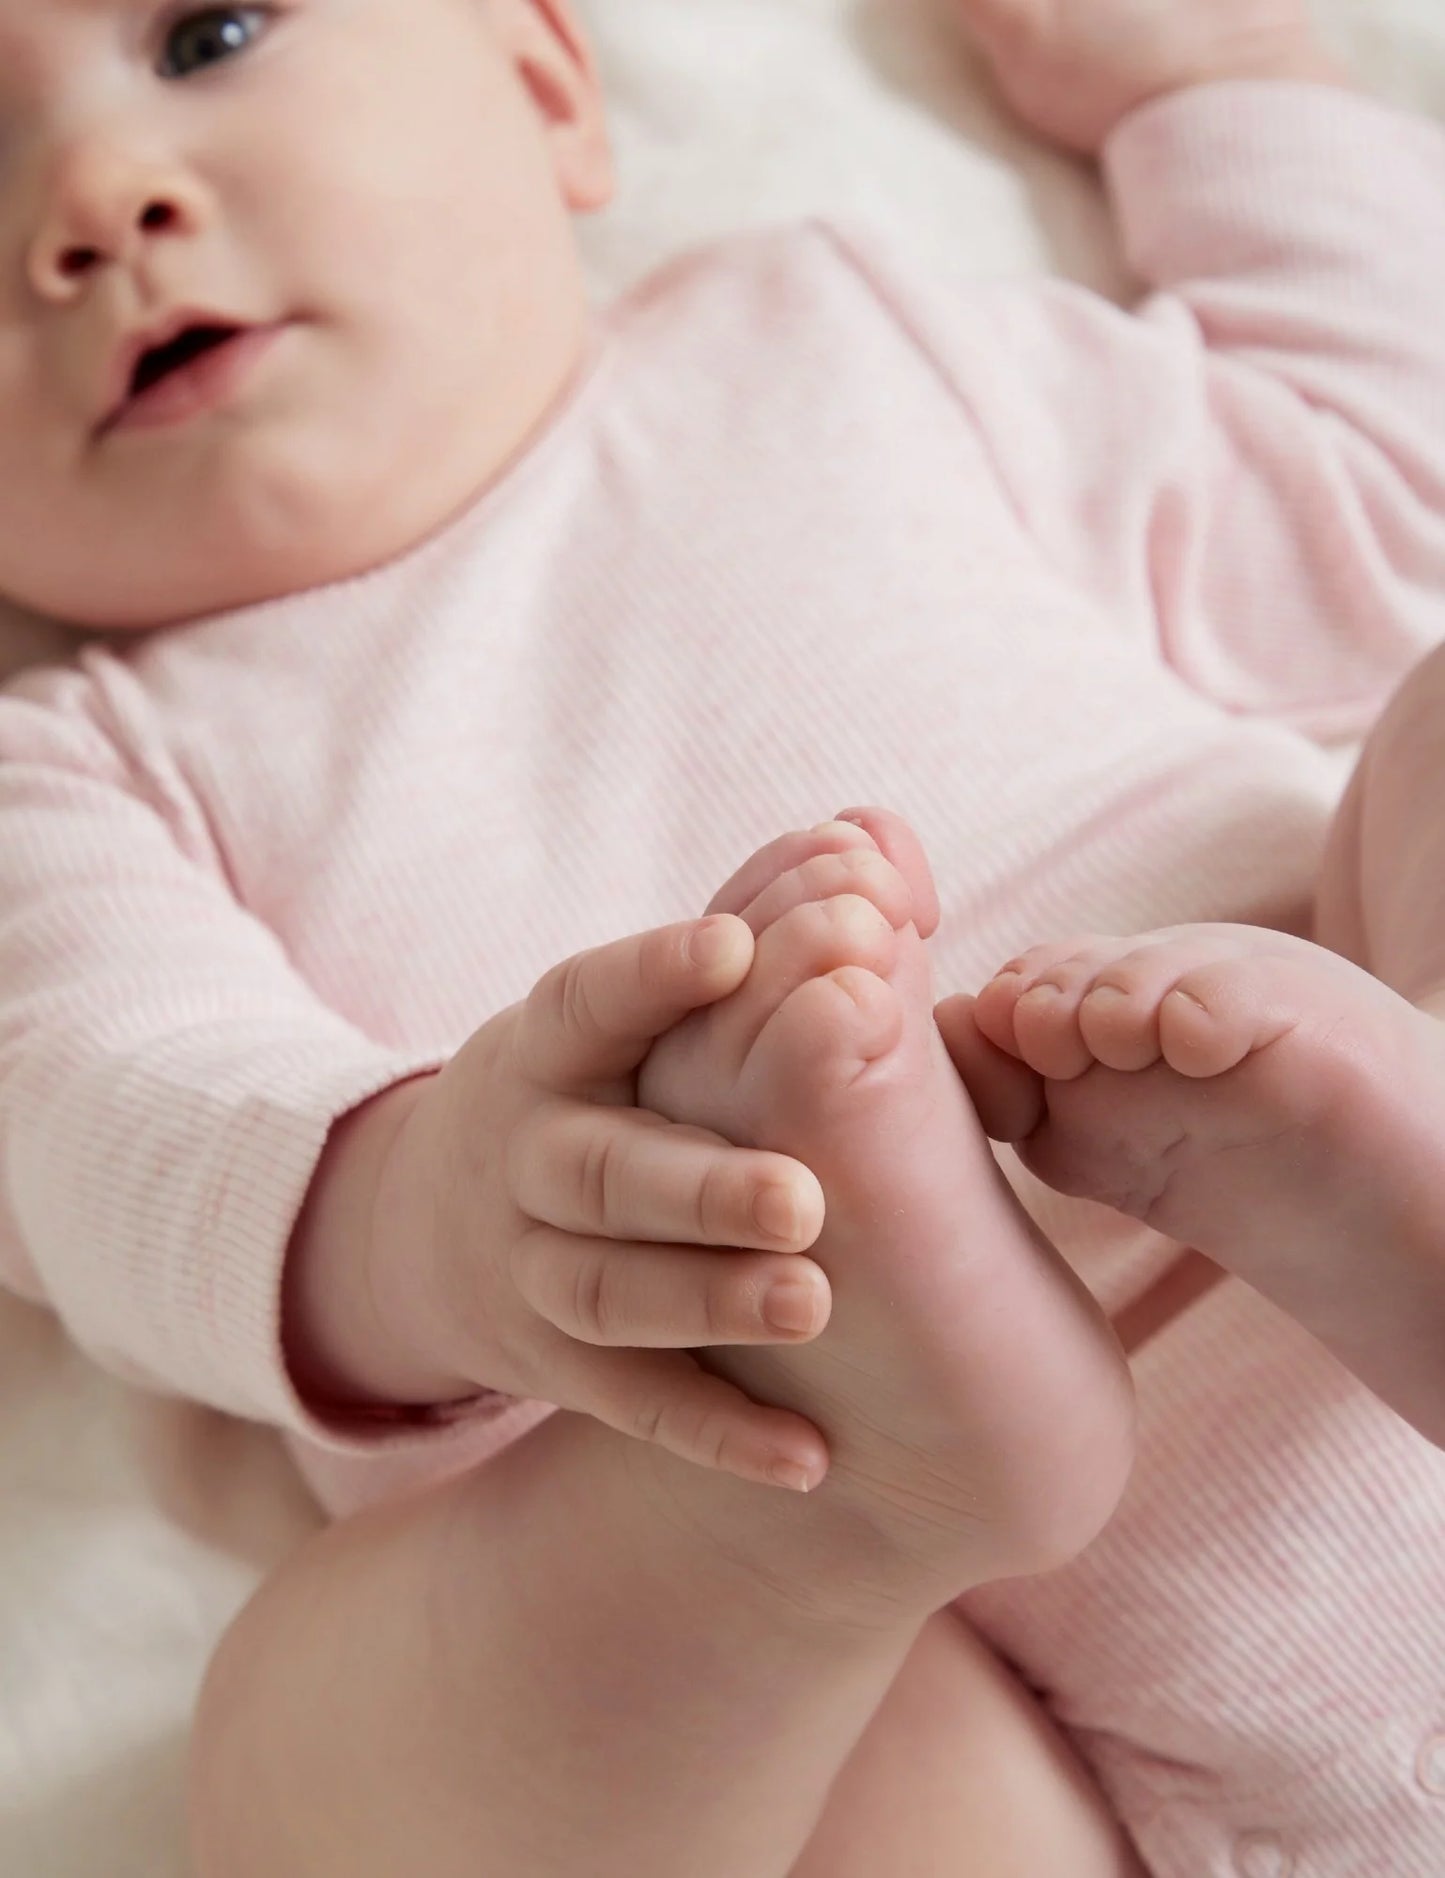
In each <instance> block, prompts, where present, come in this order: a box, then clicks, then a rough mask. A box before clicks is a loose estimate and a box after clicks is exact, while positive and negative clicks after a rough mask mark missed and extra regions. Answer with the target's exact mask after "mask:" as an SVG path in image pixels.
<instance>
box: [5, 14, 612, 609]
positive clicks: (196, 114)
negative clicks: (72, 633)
mask: <svg viewBox="0 0 1445 1878" xmlns="http://www.w3.org/2000/svg"><path fill="white" fill-rule="evenodd" d="M610 188H611V167H610V160H609V156H608V151H607V143H606V134H605V129H604V126H603V118H602V110H601V104H600V100H599V97H598V93H597V87H596V84H595V82H594V79H593V75H592V71H591V68H590V64H589V61H588V57H587V54H586V51H585V49H584V47H583V45H582V41H581V39H580V36H579V35H578V33H577V30H576V27H575V23H574V21H573V19H572V17H571V14H570V11H569V0H271V3H270V4H267V5H263V6H226V7H221V6H208V7H202V6H198V5H195V4H193V0H181V3H180V4H176V0H0V594H4V595H6V596H8V597H9V598H10V599H11V600H12V601H17V602H19V603H20V604H21V605H22V606H24V607H27V608H29V609H30V610H31V611H33V612H37V613H40V614H43V615H46V616H48V617H51V618H54V619H59V620H64V621H67V622H70V623H74V624H80V625H88V626H108V627H125V626H134V627H144V626H154V625H160V624H172V623H175V622H178V621H183V620H186V619H190V618H195V617H197V616H199V615H203V614H207V613H214V612H220V611H224V610H227V609H229V608H231V607H235V606H242V605H249V604H251V603H253V602H256V601H259V600H266V599H271V598H274V597H275V596H277V595H278V594H283V593H292V592H296V591H299V590H301V589H304V588H307V587H312V586H316V585H318V584H321V583H323V582H327V581H333V580H340V579H345V578H347V577H348V576H350V575H353V574H357V573H360V572H362V571H364V570H365V569H367V568H370V567H374V566H376V565H378V564H380V563H381V562H384V561H386V560H388V559H391V558H392V557H393V556H395V555H397V554H399V553H402V552H404V551H405V550H406V549H408V548H410V547H412V546H414V545H416V544H417V543H419V542H420V541H422V540H423V539H425V537H426V536H427V535H429V534H431V533H433V532H434V531H435V530H436V529H438V528H439V527H441V526H442V525H443V524H444V523H445V522H446V521H448V520H449V519H450V518H451V517H452V516H454V515H455V514H457V513H458V512H459V511H460V510H461V509H462V508H464V507H465V506H466V505H467V504H468V503H469V502H470V501H472V500H474V499H475V498H476V496H477V495H478V494H479V493H480V492H481V490H482V489H484V488H485V487H486V485H487V483H488V482H489V481H491V480H493V479H494V478H495V477H496V475H497V473H498V472H499V471H500V470H501V469H502V468H503V467H504V466H505V464H506V463H507V462H508V460H509V459H510V458H511V457H512V456H514V455H515V454H516V452H517V451H518V449H519V448H520V447H521V446H522V445H523V444H524V443H525V441H526V439H527V437H528V435H529V434H530V433H531V432H532V431H533V430H534V429H535V428H536V426H537V424H538V422H539V421H540V420H541V419H542V418H543V417H544V416H545V414H546V413H547V411H548V409H549V408H550V407H551V405H552V404H553V403H554V402H555V400H556V398H557V396H558V395H559V393H560V392H561V391H562V390H563V389H564V388H565V386H566V383H567V381H568V379H569V378H570V377H571V376H572V373H573V372H574V370H575V368H576V366H577V364H578V362H579V360H580V357H581V354H582V351H583V347H584V345H585V340H586V332H587V313H586V305H585V297H584V292H583V286H582V274H581V269H580V266H579V262H578V256H577V250H576V245H575V241H574V235H573V227H572V219H571V211H573V210H583V209H589V208H594V207H598V206H600V205H601V204H602V203H603V202H604V201H605V200H606V199H607V196H608V194H609V192H610ZM178 311H181V312H192V313H194V312H204V313H206V314H209V315H210V316H211V317H212V318H213V319H215V320H216V321H217V322H220V323H223V324H235V325H246V326H253V325H254V326H259V327H263V328H264V327H275V328H276V331H275V332H274V334H272V335H271V336H270V337H269V338H267V339H265V341H264V343H258V342H257V340H254V339H253V340H251V341H248V342H246V343H245V344H243V345H241V346H236V347H234V348H232V349H229V350H228V353H227V354H226V355H225V356H226V357H227V358H229V359H230V360H231V361H233V363H234V365H236V366H241V365H244V369H240V370H235V369H233V370H230V371H229V372H228V373H227V376H228V377H229V378H230V380H231V381H232V382H231V383H230V386H229V389H228V390H227V391H226V392H225V394H224V395H223V396H222V398H221V401H220V402H219V403H213V404H211V405H210V406H209V407H208V408H202V409H200V410H198V411H197V412H195V413H194V414H192V415H190V416H188V417H186V418H184V420H183V421H178V422H170V423H166V424H162V425H157V426H145V425H142V424H139V423H136V422H131V423H121V424H119V425H116V424H107V423H106V421H105V420H106V418H107V414H108V413H109V412H111V411H112V409H113V407H114V406H115V404H116V399H117V393H118V390H119V391H124V390H125V388H126V383H127V381H126V380H125V379H124V378H122V379H121V380H119V381H118V377H117V375H118V373H119V372H120V371H121V366H122V360H123V358H124V356H125V348H126V346H127V342H129V341H134V340H135V338H136V337H137V336H138V335H144V334H150V333H152V332H153V331H154V329H155V328H156V327H157V326H159V325H161V324H163V323H164V322H165V321H166V320H167V318H168V317H170V316H171V315H173V314H175V313H177V312H178ZM248 354H249V359H248V358H247V355H248ZM216 362H217V363H218V364H219V363H221V362H222V355H220V354H218V355H217V359H216ZM178 388H179V384H178V385H177V386H176V387H173V389H178ZM152 408H153V409H154V408H155V407H152ZM139 415H140V412H139V411H137V413H136V416H137V417H138V416H139Z"/></svg>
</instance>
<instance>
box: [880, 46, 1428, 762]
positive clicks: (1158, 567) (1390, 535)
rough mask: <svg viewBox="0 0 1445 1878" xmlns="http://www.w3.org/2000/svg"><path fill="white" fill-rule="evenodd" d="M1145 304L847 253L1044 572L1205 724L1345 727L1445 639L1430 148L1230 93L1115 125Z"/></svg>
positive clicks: (1280, 94)
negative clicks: (1211, 713) (1175, 687)
mask: <svg viewBox="0 0 1445 1878" xmlns="http://www.w3.org/2000/svg"><path fill="white" fill-rule="evenodd" d="M1104 172H1105V178H1106V182H1107V184H1108V188H1109V191H1110V195H1111V198H1112V201H1113V205H1114V209H1115V212H1116V215H1117V218H1118V224H1119V231H1120V235H1121V239H1122V242H1123V246H1124V251H1125V253H1126V255H1127V258H1128V260H1129V263H1130V265H1131V267H1132V268H1133V270H1134V271H1135V272H1136V274H1137V275H1138V276H1139V277H1140V278H1141V279H1142V281H1143V282H1144V283H1145V284H1146V287H1147V289H1148V291H1147V292H1146V294H1145V295H1144V297H1143V298H1142V300H1141V301H1140V303H1139V304H1138V305H1137V306H1136V307H1135V308H1133V309H1132V310H1131V311H1124V310H1122V309H1120V308H1117V307H1115V306H1113V305H1112V304H1110V303H1109V302H1107V301H1104V300H1101V299H1099V298H1097V297H1095V296H1093V295H1091V294H1088V293H1086V292H1084V291H1082V290H1081V289H1078V288H1075V287H1073V286H1071V285H1069V284H1067V283H1062V282H1048V283H1035V282H1003V283H990V284H986V285H982V286H980V284H979V283H977V282H975V281H959V282H951V283H938V282H930V281H927V280H924V279H921V278H920V270H917V269H910V268H909V267H908V266H907V265H906V264H903V263H898V262H895V261H894V259H893V258H892V256H891V255H890V254H889V251H888V249H887V247H884V246H882V245H880V244H879V243H877V242H874V241H871V240H870V239H869V238H867V237H862V236H858V237H855V236H854V235H853V232H852V231H851V230H850V231H848V232H847V234H846V235H845V236H844V237H843V239H844V241H845V244H846V247H847V249H848V251H849V253H850V255H851V258H852V260H853V262H854V264H855V266H857V267H858V268H859V270H860V271H861V272H863V273H864V274H865V275H867V276H869V277H870V279H871V280H872V281H873V283H874V286H875V289H876V290H877V291H878V292H880V293H881V294H882V295H883V296H884V297H885V298H888V299H890V300H891V301H892V311H893V312H894V314H895V316H896V317H899V318H901V319H902V320H903V322H904V323H905V324H906V325H907V326H909V328H910V329H911V331H912V335H913V337H914V339H915V341H916V343H918V344H919V345H920V346H922V347H923V349H924V350H925V351H926V352H927V353H928V354H929V355H930V356H931V357H932V358H933V360H934V361H935V363H936V365H937V367H938V369H939V371H940V374H941V377H942V378H943V379H944V381H945V382H946V385H947V387H948V390H949V392H950V393H951V394H952V395H953V396H955V397H956V398H959V399H961V400H962V402H963V403H964V405H965V406H966V408H967V411H968V414H969V416H970V418H971V421H972V422H973V423H974V424H975V425H976V426H977V427H978V428H979V429H980V430H981V431H982V432H983V434H984V437H985V439H986V443H987V447H988V449H989V452H990V456H991V459H992V461H993V463H994V465H995V467H996V470H997V473H998V475H999V477H1000V479H1001V481H1002V482H1003V484H1004V486H1005V488H1006V489H1007V491H1008V494H1009V497H1010V499H1011V502H1012V504H1013V506H1014V508H1015V510H1016V511H1017V513H1018V515H1019V516H1020V518H1021V520H1022V521H1023V522H1024V524H1025V525H1026V527H1027V528H1028V529H1029V531H1030V532H1031V534H1032V535H1033V537H1034V539H1035V541H1036V542H1037V543H1038V545H1039V547H1040V549H1041V550H1042V552H1043V553H1044V554H1045V556H1046V557H1047V559H1048V561H1049V562H1050V564H1051V565H1052V566H1053V567H1055V568H1056V570H1057V571H1058V573H1059V575H1060V576H1061V577H1062V578H1063V579H1064V580H1066V581H1068V582H1069V583H1070V584H1072V585H1074V586H1076V587H1078V588H1081V589H1082V590H1084V591H1086V592H1088V593H1089V594H1090V595H1091V596H1092V597H1093V598H1094V599H1096V600H1097V601H1098V602H1100V603H1101V604H1102V605H1103V606H1104V607H1105V608H1107V609H1108V610H1109V613H1110V615H1111V617H1112V618H1113V619H1114V620H1115V622H1116V623H1117V626H1118V628H1119V630H1120V631H1121V632H1126V633H1130V634H1132V635H1134V636H1136V637H1139V638H1143V637H1145V636H1157V643H1158V646H1159V649H1160V652H1161V654H1162V656H1163V658H1164V659H1165V660H1166V661H1167V663H1168V664H1169V666H1171V667H1172V668H1173V670H1174V671H1176V672H1177V673H1178V674H1179V675H1180V677H1181V678H1183V679H1184V681H1185V682H1186V683H1188V684H1189V685H1190V686H1191V687H1193V688H1195V689H1197V690H1198V691H1199V692H1200V693H1201V694H1203V695H1205V696H1207V697H1208V698H1210V699H1211V700H1213V701H1214V702H1216V703H1218V704H1220V705H1222V706H1223V707H1224V708H1226V709H1228V710H1230V711H1233V712H1238V713H1241V714H1246V715H1260V716H1265V717H1274V718H1278V719H1280V720H1282V721H1285V722H1288V723H1290V724H1291V725H1292V726H1293V727H1294V728H1296V729H1299V730H1302V731H1304V732H1305V733H1306V734H1308V735H1311V736H1314V737H1317V738H1319V739H1321V740H1323V741H1330V740H1335V739H1340V740H1344V739H1348V738H1351V737H1356V736H1358V735H1360V734H1361V733H1362V732H1363V730H1364V729H1365V728H1366V726H1367V724H1368V722H1369V719H1370V717H1371V715H1372V713H1373V711H1374V710H1375V709H1377V708H1378V704H1379V702H1380V700H1381V697H1382V695H1383V694H1384V692H1386V691H1388V689H1390V688H1391V687H1392V685H1393V682H1394V681H1395V679H1396V678H1397V676H1398V674H1399V673H1400V671H1401V670H1403V669H1405V668H1406V667H1407V666H1408V665H1409V664H1411V663H1413V662H1414V660H1415V659H1416V658H1418V657H1420V656H1422V655H1423V653H1424V652H1425V651H1426V650H1428V649H1429V647H1430V646H1431V645H1433V644H1435V643H1436V642H1438V641H1439V640H1440V639H1442V638H1445V318H1442V314H1441V308H1442V306H1445V133H1442V130H1441V129H1440V127H1438V126H1436V125H1435V124H1433V123H1432V122H1430V121H1428V120H1426V119H1423V118H1416V117H1412V116H1407V115H1405V114H1403V113H1400V112H1397V111H1395V110H1393V109H1391V108H1389V107H1387V106H1385V105H1384V104H1381V103H1379V102H1377V101H1375V100H1373V99H1370V98H1367V97H1364V96H1360V95H1357V94H1355V93H1352V92H1349V91H1346V90H1343V89H1338V90H1337V89H1332V88H1329V87H1325V86H1316V85H1304V84H1281V83H1262V82H1233V83H1229V84H1218V85H1211V86H1204V87H1200V88H1198V89H1197V90H1195V91H1192V92H1187V93H1181V94H1178V95H1176V96H1174V97H1171V98H1167V99H1164V100H1159V101H1156V102H1154V103H1152V104H1150V105H1148V106H1146V107H1144V108H1143V109H1142V110H1140V111H1137V112H1135V113H1134V114H1133V115H1132V116H1131V117H1130V118H1128V119H1126V120H1125V122H1124V123H1123V124H1122V125H1121V126H1120V127H1119V128H1118V129H1117V130H1116V131H1115V133H1114V136H1113V138H1112V139H1111V141H1110V143H1109V144H1108V146H1107V148H1106V150H1105V153H1104Z"/></svg>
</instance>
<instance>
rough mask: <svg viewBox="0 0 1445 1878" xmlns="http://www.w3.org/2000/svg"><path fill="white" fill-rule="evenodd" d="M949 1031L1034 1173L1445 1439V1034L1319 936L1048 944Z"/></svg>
mask: <svg viewBox="0 0 1445 1878" xmlns="http://www.w3.org/2000/svg"><path fill="white" fill-rule="evenodd" d="M939 1022H940V1026H941V1028H942V1030H943V1033H944V1035H945V1038H946V1040H947V1042H948V1045H949V1048H950V1050H951V1052H952V1053H953V1056H954V1058H955V1061H956V1062H957V1063H958V1066H959V1068H960V1070H961V1071H962V1073H963V1076H964V1080H965V1082H966V1083H967V1085H968V1088H969V1091H970V1093H971V1094H972V1096H973V1099H974V1102H975V1104H976V1105H977V1107H978V1110H979V1114H980V1116H981V1117H982V1119H983V1122H984V1125H985V1127H986V1128H987V1129H988V1131H989V1133H990V1134H991V1135H993V1136H994V1138H995V1139H996V1140H1000V1141H1011V1142H1013V1143H1014V1144H1015V1146H1016V1148H1017V1151H1018V1153H1019V1156H1020V1158H1021V1159H1022V1161H1023V1162H1024V1164H1025V1166H1027V1167H1028V1168H1029V1169H1030V1170H1031V1171H1032V1172H1033V1173H1035V1174H1036V1175H1037V1176H1038V1177H1039V1178H1040V1179H1041V1180H1044V1181H1046V1182H1048V1184H1049V1185H1050V1186H1052V1187H1056V1188H1058V1189H1059V1190H1060V1191H1062V1192H1064V1193H1070V1194H1077V1195H1080V1196H1082V1197H1084V1198H1087V1199H1090V1200H1099V1201H1103V1202H1104V1203H1105V1204H1107V1205H1109V1206H1113V1207H1115V1208H1117V1209H1118V1210H1119V1211H1120V1212H1124V1213H1128V1214H1131V1215H1132V1216H1134V1217H1135V1218H1137V1219H1142V1220H1144V1221H1146V1222H1147V1223H1148V1224H1149V1225H1150V1226H1152V1227H1154V1228H1156V1229H1157V1230H1158V1231H1160V1232H1163V1233H1166V1234H1167V1235H1168V1236H1169V1237H1170V1238H1173V1239H1177V1240H1179V1241H1181V1242H1183V1243H1184V1244H1187V1245H1190V1246H1194V1247H1197V1248H1198V1249H1199V1250H1200V1251H1202V1252H1205V1253H1207V1254H1208V1255H1209V1256H1210V1257H1211V1258H1213V1259H1215V1260H1217V1261H1218V1262H1219V1264H1221V1265H1222V1266H1224V1267H1225V1268H1226V1269H1227V1270H1228V1271H1230V1272H1233V1273H1234V1274H1236V1276H1238V1277H1240V1278H1243V1279H1244V1280H1246V1281H1247V1282H1248V1283H1249V1284H1251V1285H1253V1286H1254V1287H1255V1288H1256V1289H1257V1290H1259V1291H1261V1292H1263V1293H1264V1294H1265V1296H1267V1297H1269V1298H1272V1299H1273V1300H1274V1301H1275V1302H1276V1303H1277V1304H1279V1305H1281V1306H1282V1307H1283V1308H1284V1309H1285V1310H1286V1311H1288V1312H1289V1313H1290V1315H1291V1316H1293V1317H1294V1318H1296V1319H1297V1320H1298V1321H1299V1322H1300V1323H1301V1324H1303V1325H1304V1326H1305V1328H1306V1329H1308V1330H1309V1331H1311V1332H1312V1333H1313V1334H1314V1335H1315V1336H1317V1337H1319V1338H1320V1340H1321V1341H1322V1342H1323V1343H1324V1344H1325V1345H1326V1346H1327V1347H1328V1348H1329V1349H1330V1350H1332V1351H1333V1352H1334V1354H1335V1355H1336V1356H1338V1357H1339V1358H1340V1360H1341V1361H1342V1362H1344V1363H1346V1364H1348V1366H1349V1367H1350V1368H1351V1369H1352V1370H1353V1371H1354V1373H1355V1374H1356V1375H1357V1376H1358V1377H1359V1378H1360V1380H1361V1381H1362V1382H1364V1383H1366V1384H1367V1385H1368V1386H1369V1387H1370V1388H1371V1389H1373V1390H1374V1391H1375V1392H1376V1393H1377V1394H1378V1395H1379V1396H1381V1397H1382V1398H1383V1399H1384V1400H1385V1401H1386V1402H1388V1403H1389V1404H1390V1405H1391V1407H1393V1408H1394V1409H1396V1410H1397V1411H1398V1413H1400V1414H1401V1415H1403V1416H1405V1417H1406V1419H1407V1420H1409V1421H1410V1422H1411V1423H1413V1424H1414V1426H1415V1427H1416V1428H1418V1429H1419V1430H1420V1431H1421V1432H1422V1433H1423V1434H1425V1435H1427V1436H1428V1437H1429V1438H1430V1439H1431V1440H1432V1441H1435V1442H1437V1443H1439V1444H1441V1445H1445V1360H1442V1359H1445V1182H1442V1178H1441V1176H1442V1173H1445V1026H1442V1024H1441V1023H1440V1021H1439V1019H1438V1018H1436V1017H1433V1016H1430V1015H1427V1014H1426V1013H1425V1012H1423V1011H1421V1010H1417V1009H1416V1008H1415V1007H1414V1006H1413V1005H1411V1004H1409V1003H1407V1002H1406V1000H1405V999H1404V998H1402V997H1400V996H1399V995H1398V994H1397V993H1396V992H1394V991H1391V990H1390V989H1389V988H1388V987H1387V986H1385V985H1383V984H1381V983H1380V982H1379V981H1378V980H1377V979H1375V978H1372V977H1370V975H1369V974H1368V973H1367V972H1364V971H1362V970H1361V969H1360V968H1359V967H1358V966H1356V965H1352V964H1350V963H1349V962H1348V961H1347V960H1345V959H1342V958H1339V957H1337V956H1336V955H1335V954H1334V953H1333V952H1328V951H1326V950H1324V949H1323V948H1322V947H1320V946H1315V945H1311V944H1309V943H1308V942H1307V941H1305V940H1303V939H1296V938H1292V937H1290V936H1288V935H1286V934H1280V933H1275V932H1268V931H1264V930H1261V929H1259V928H1257V927H1252V926H1174V927H1168V928H1165V929H1164V930H1162V931H1160V932H1155V933H1148V934H1145V935H1142V936H1139V937H1134V938H1127V939H1121V938H1110V937H1097V936H1092V935H1090V936H1088V937H1084V938H1078V939H1071V940H1066V941H1063V942H1061V943H1058V944H1053V945H1041V946H1035V947H1034V948H1033V949H1032V950H1030V951H1028V952H1026V953H1024V954H1022V955H1021V956H1020V957H1019V958H1017V959H1014V960H1012V961H1011V962H1010V963H1009V964H1008V965H1006V966H1005V967H1004V968H1003V969H1002V971H1001V972H1000V973H999V974H998V975H997V976H996V977H995V978H993V979H992V980H991V981H990V982H989V983H988V984H987V985H985V987H984V988H983V990H982V991H981V992H980V993H979V995H978V998H977V1000H976V1001H975V1000H972V999H968V998H960V999H950V1000H949V1001H948V1003H947V1004H945V1005H943V1006H941V1007H940V1011H939Z"/></svg>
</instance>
